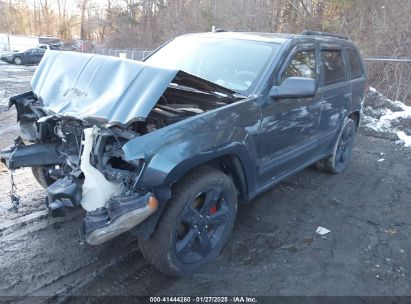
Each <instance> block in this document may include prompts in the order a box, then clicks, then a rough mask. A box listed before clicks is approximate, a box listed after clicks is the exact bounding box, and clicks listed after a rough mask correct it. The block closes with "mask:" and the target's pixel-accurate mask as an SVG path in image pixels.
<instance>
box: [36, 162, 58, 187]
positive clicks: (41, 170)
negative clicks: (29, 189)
mask: <svg viewBox="0 0 411 304" xmlns="http://www.w3.org/2000/svg"><path fill="white" fill-rule="evenodd" d="M49 169H50V167H47V166H33V167H31V171H32V172H33V175H34V178H35V179H36V180H37V182H38V183H39V184H40V185H41V186H42V187H43V188H44V189H47V187H48V186H50V185H51V184H52V183H54V182H55V181H56V180H55V179H53V178H52V177H51V176H50V174H49Z"/></svg>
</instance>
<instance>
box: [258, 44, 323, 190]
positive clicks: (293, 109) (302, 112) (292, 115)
mask: <svg viewBox="0 0 411 304" xmlns="http://www.w3.org/2000/svg"><path fill="white" fill-rule="evenodd" d="M318 61H319V54H318V51H317V48H316V46H315V45H314V44H306V45H301V46H298V47H296V48H294V50H293V51H292V52H291V53H290V56H289V57H288V59H287V60H286V61H285V63H284V66H283V68H281V69H280V72H279V74H278V75H277V77H276V83H274V84H273V85H280V84H281V83H282V81H284V79H286V78H287V77H305V78H311V79H315V80H316V82H317V84H318V82H319V79H317V78H318V77H317V75H319V64H318ZM320 108H321V92H319V91H318V90H317V93H316V95H315V96H314V97H310V98H295V99H289V98H288V99H272V98H271V97H269V96H267V97H266V100H265V102H264V103H263V105H262V108H261V110H262V124H261V134H260V144H259V146H260V151H259V168H258V171H259V186H260V189H263V188H265V187H268V186H269V185H270V184H272V183H273V182H275V181H276V180H278V179H279V178H281V177H283V176H285V175H287V174H288V173H290V172H292V171H293V170H295V169H297V168H299V167H301V166H303V165H304V164H305V163H307V162H308V161H310V160H311V159H312V158H313V157H315V153H316V151H317V145H318V128H319V119H320Z"/></svg>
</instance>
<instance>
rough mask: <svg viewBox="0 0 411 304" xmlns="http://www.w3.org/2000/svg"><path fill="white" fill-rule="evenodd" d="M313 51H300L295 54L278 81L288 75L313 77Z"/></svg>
mask: <svg viewBox="0 0 411 304" xmlns="http://www.w3.org/2000/svg"><path fill="white" fill-rule="evenodd" d="M315 74H316V73H315V53H314V50H312V51H301V52H298V53H297V54H295V56H294V58H293V60H292V61H291V63H290V64H289V65H288V67H287V69H286V70H285V71H284V73H283V75H282V76H281V80H280V83H281V82H283V81H284V79H286V78H288V77H306V78H311V79H315Z"/></svg>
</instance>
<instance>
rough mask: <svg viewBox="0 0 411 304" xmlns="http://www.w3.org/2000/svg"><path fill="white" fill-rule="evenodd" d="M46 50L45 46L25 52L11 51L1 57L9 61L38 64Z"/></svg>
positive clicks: (18, 63)
mask: <svg viewBox="0 0 411 304" xmlns="http://www.w3.org/2000/svg"><path fill="white" fill-rule="evenodd" d="M45 52H46V50H45V49H43V48H34V49H28V50H27V51H25V52H17V53H9V54H6V55H4V56H2V57H1V58H0V59H1V60H2V61H5V62H8V63H14V64H17V65H21V64H38V63H39V62H40V61H41V59H42V58H43V56H44V53H45Z"/></svg>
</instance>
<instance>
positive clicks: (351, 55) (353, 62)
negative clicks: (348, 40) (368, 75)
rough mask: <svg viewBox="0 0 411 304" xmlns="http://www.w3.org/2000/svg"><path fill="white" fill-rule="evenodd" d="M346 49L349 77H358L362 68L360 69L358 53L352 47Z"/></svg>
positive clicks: (361, 72)
mask: <svg viewBox="0 0 411 304" xmlns="http://www.w3.org/2000/svg"><path fill="white" fill-rule="evenodd" d="M346 51H347V57H348V63H349V65H350V70H351V79H354V78H360V77H361V76H362V74H363V70H362V64H361V60H360V56H359V55H358V52H357V51H356V50H355V49H352V48H348V49H346Z"/></svg>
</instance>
